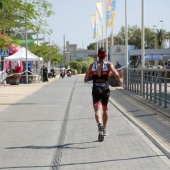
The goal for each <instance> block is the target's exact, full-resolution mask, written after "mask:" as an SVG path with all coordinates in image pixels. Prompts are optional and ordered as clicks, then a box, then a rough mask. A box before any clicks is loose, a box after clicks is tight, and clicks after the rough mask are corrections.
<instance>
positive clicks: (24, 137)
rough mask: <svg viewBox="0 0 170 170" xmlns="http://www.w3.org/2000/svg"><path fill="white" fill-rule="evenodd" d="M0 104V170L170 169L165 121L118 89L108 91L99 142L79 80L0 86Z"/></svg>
mask: <svg viewBox="0 0 170 170" xmlns="http://www.w3.org/2000/svg"><path fill="white" fill-rule="evenodd" d="M21 100H22V102H21ZM15 103H18V104H15ZM0 105H1V107H0V118H1V119H0V120H1V124H0V138H1V139H0V169H12V170H13V169H14V170H20V169H23V170H27V169H28V170H30V169H33V170H45V169H59V168H60V170H75V169H76V170H91V169H92V170H143V169H145V170H170V160H169V159H168V158H167V156H169V149H170V148H169V146H170V143H169V141H170V139H169V137H170V136H169V134H170V133H169V132H170V131H169V128H170V124H169V123H170V121H169V118H167V117H165V116H163V115H162V114H161V113H160V112H158V111H156V110H155V109H154V110H153V109H152V108H151V107H148V106H147V105H146V104H144V103H143V102H142V103H141V101H140V100H139V101H138V100H136V99H135V98H134V96H133V95H132V96H131V94H130V93H128V92H126V91H125V90H124V89H121V88H119V89H117V88H111V98H110V103H109V122H108V132H109V136H108V137H106V138H105V140H104V142H98V141H97V133H98V132H97V126H96V123H95V120H94V112H93V108H92V101H91V84H90V83H89V84H84V83H83V78H82V77H81V76H72V77H71V78H64V79H59V80H58V79H57V78H55V79H49V82H45V83H40V84H39V83H36V84H28V85H19V86H6V87H3V86H0ZM18 109H19V112H18ZM12 111H13V112H12ZM157 146H158V147H157ZM166 155H167V156H166ZM58 165H59V167H57V166H58Z"/></svg>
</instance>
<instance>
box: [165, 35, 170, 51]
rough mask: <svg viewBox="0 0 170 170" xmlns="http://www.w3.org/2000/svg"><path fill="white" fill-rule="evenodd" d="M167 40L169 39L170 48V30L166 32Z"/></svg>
mask: <svg viewBox="0 0 170 170" xmlns="http://www.w3.org/2000/svg"><path fill="white" fill-rule="evenodd" d="M166 40H167V41H169V48H170V32H167V33H166Z"/></svg>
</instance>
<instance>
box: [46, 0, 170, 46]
mask: <svg viewBox="0 0 170 170" xmlns="http://www.w3.org/2000/svg"><path fill="white" fill-rule="evenodd" d="M48 2H50V3H52V4H53V11H54V12H55V15H53V16H51V17H50V18H48V19H47V23H48V25H49V28H51V29H52V30H53V33H52V35H50V36H49V35H45V39H46V41H49V40H50V42H51V44H57V45H58V46H60V47H63V44H64V41H63V36H64V35H65V40H66V41H69V42H70V44H78V48H86V47H87V45H89V44H90V43H92V42H95V41H96V39H93V38H92V35H93V30H92V27H91V21H90V16H91V15H94V14H95V11H96V5H95V3H96V2H103V4H104V3H105V0H99V1H96V0H48ZM141 6H142V0H127V13H128V25H130V26H134V25H138V26H139V27H141ZM169 10H170V0H144V23H145V27H149V28H153V25H156V26H157V29H161V28H162V27H163V28H164V29H165V30H166V31H170V11H169ZM160 21H163V22H160ZM124 25H125V0H116V15H115V21H114V27H113V30H114V31H113V33H114V34H117V33H118V32H119V30H120V28H121V27H122V26H124ZM110 33H111V28H110V27H109V28H108V29H107V34H108V35H110ZM104 37H105V35H104Z"/></svg>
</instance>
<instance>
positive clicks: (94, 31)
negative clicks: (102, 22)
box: [93, 22, 97, 39]
mask: <svg viewBox="0 0 170 170" xmlns="http://www.w3.org/2000/svg"><path fill="white" fill-rule="evenodd" d="M96 35H97V33H96V22H95V24H94V28H93V39H95V38H96V37H97V36H96Z"/></svg>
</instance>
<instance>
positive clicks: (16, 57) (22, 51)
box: [4, 47, 40, 61]
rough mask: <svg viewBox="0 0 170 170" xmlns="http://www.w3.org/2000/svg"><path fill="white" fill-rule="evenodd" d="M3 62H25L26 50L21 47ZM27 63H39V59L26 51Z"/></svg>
mask: <svg viewBox="0 0 170 170" xmlns="http://www.w3.org/2000/svg"><path fill="white" fill-rule="evenodd" d="M4 61H26V48H25V47H22V48H21V49H20V50H19V51H17V52H16V53H15V54H13V55H11V56H9V57H5V58H4ZM27 61H40V57H38V56H36V55H34V54H33V53H31V52H30V51H28V50H27Z"/></svg>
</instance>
